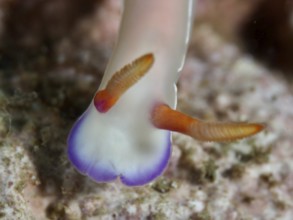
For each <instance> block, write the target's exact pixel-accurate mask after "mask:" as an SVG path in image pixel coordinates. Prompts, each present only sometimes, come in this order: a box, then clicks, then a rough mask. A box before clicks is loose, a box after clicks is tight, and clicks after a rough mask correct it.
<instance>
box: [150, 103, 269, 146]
mask: <svg viewBox="0 0 293 220" xmlns="http://www.w3.org/2000/svg"><path fill="white" fill-rule="evenodd" d="M151 120H152V123H153V125H154V126H155V127H157V128H160V129H165V130H170V131H176V132H180V133H183V134H186V135H189V136H191V137H193V138H195V139H197V140H200V141H217V142H227V141H234V140H239V139H242V138H245V137H249V136H252V135H254V134H256V133H258V132H260V131H262V130H263V129H264V127H265V126H264V125H263V124H258V123H219V122H204V121H201V120H199V119H196V118H192V117H189V116H187V115H185V114H183V113H181V112H178V111H176V110H173V109H171V108H170V107H169V106H168V105H165V104H158V105H156V106H155V107H154V109H153V111H152V116H151Z"/></svg>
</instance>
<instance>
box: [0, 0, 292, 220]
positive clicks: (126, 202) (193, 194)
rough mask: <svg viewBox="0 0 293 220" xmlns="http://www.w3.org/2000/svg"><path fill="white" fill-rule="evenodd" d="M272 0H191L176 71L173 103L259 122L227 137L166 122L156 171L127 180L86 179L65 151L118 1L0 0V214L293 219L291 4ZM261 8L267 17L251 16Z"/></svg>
mask: <svg viewBox="0 0 293 220" xmlns="http://www.w3.org/2000/svg"><path fill="white" fill-rule="evenodd" d="M264 2H265V3H264ZM278 2H280V5H284V7H283V9H286V11H285V12H284V11H281V12H282V13H281V12H280V13H279V14H278V13H277V12H276V14H274V16H269V15H270V13H268V12H267V11H270V12H271V9H272V8H276V11H278V10H279V9H280V8H282V7H280V8H279V9H278V7H272V5H274V4H275V2H274V1H273V0H270V1H262V0H258V1H252V2H251V1H234V0H223V1H221V3H220V2H218V1H198V4H197V7H196V11H197V16H196V17H195V21H196V22H195V23H194V28H193V33H192V37H191V42H190V48H189V52H188V56H187V59H186V62H185V67H184V69H183V71H182V74H181V77H180V79H179V82H178V109H179V110H180V111H182V112H185V113H188V114H190V115H193V116H196V117H199V118H202V119H207V120H221V121H239V120H242V121H245V120H249V121H256V122H266V123H267V129H266V130H265V132H262V133H261V134H259V135H257V136H255V137H252V138H249V139H246V140H243V141H238V142H233V143H226V144H219V143H202V142H198V141H195V140H193V139H192V138H190V137H187V136H184V135H181V134H177V133H174V134H173V146H172V148H173V152H172V157H171V160H170V162H169V165H168V168H167V170H166V171H165V173H164V175H163V176H161V177H160V178H159V179H157V180H156V181H154V182H152V183H151V184H149V185H146V186H144V187H135V188H127V187H124V186H123V185H122V184H120V183H119V182H113V183H110V184H96V183H94V182H93V181H91V180H90V179H88V178H87V177H84V176H82V175H81V174H79V173H77V172H76V171H75V170H74V168H73V167H72V165H71V164H70V163H69V161H68V158H67V155H66V138H67V135H68V133H69V130H70V128H71V126H72V125H73V123H74V121H75V120H76V118H77V117H78V116H79V115H80V114H81V113H82V112H83V111H84V110H85V108H86V107H87V106H88V103H89V102H90V100H91V99H92V97H93V95H94V92H95V91H96V89H97V87H98V85H99V83H100V80H101V77H102V74H103V72H104V69H105V66H106V63H107V60H108V59H109V57H110V54H111V51H112V49H113V45H114V42H115V39H116V37H117V31H118V26H119V21H120V17H121V7H122V2H121V1H120V0H107V1H96V0H85V1H79V0H62V1H60V0H51V1H36V0H26V1H17V0H2V1H0V39H1V41H0V187H1V190H0V219H29V220H30V219H196V220H213V219H218V220H237V219H266V220H273V219H280V220H281V219H284V220H285V219H288V220H290V219H293V147H292V146H293V136H292V131H293V90H292V88H293V81H292V74H293V68H292V62H291V63H290V62H288V60H290V59H292V56H291V55H290V53H291V52H292V51H293V50H290V48H293V46H292V44H293V22H292V17H293V6H292V3H291V2H289V1H286V0H282V1H278ZM263 4H266V5H265V6H263ZM260 8H261V9H262V10H261V11H262V13H264V15H265V16H263V17H261V19H262V20H261V21H262V22H260V25H262V24H263V23H264V24H267V22H271V23H270V24H272V25H273V24H275V26H269V28H268V27H266V25H264V26H259V24H258V21H259V20H258V19H260V18H259V13H256V12H259V9H260ZM265 9H267V11H266V10H265ZM277 9H278V10H277ZM255 14H257V17H255V16H256V15H255ZM265 19H268V20H267V21H266V20H265ZM270 19H271V20H270ZM272 19H273V20H272ZM253 21H255V22H253ZM276 24H282V25H281V26H280V30H279V29H278V28H276V27H279V26H278V25H276ZM251 25H253V26H252V27H253V28H252V29H250V27H251ZM270 27H275V28H272V30H273V31H274V34H273V35H271V34H270V33H269V30H270ZM257 33H258V35H257ZM262 33H266V34H265V35H262ZM266 36H270V37H272V38H269V39H268V38H267V37H266ZM284 36H285V37H284ZM250 37H253V38H250ZM273 37H274V38H273ZM272 39H273V40H272ZM257 42H259V43H257ZM272 42H273V43H272ZM257 45H259V47H257ZM284 45H285V46H284ZM276 53H278V54H276ZM277 55H278V57H277ZM280 57H282V59H281V60H280ZM277 58H278V59H277ZM287 59H288V60H287Z"/></svg>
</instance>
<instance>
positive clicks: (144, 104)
mask: <svg viewBox="0 0 293 220" xmlns="http://www.w3.org/2000/svg"><path fill="white" fill-rule="evenodd" d="M192 3H193V1H192V0H184V1H181V0H180V1H179V0H146V1H143V0H125V3H124V13H123V17H122V22H121V26H120V33H119V39H118V42H117V45H116V49H115V51H114V53H113V55H112V57H111V59H110V62H109V64H108V66H107V69H106V72H105V75H104V78H103V80H102V83H101V85H100V88H99V90H101V89H104V88H105V87H106V85H107V83H108V81H109V80H110V79H111V77H112V76H113V74H114V73H115V72H116V71H118V70H119V69H121V68H122V67H123V66H125V65H126V64H128V63H130V62H131V61H133V60H135V59H136V58H138V57H140V56H142V55H144V54H147V53H152V54H153V55H154V59H155V60H154V63H153V65H152V67H151V69H150V70H149V71H148V73H147V75H146V76H144V77H143V78H142V79H141V80H140V81H139V82H138V83H136V84H135V85H133V86H132V87H131V88H130V89H129V90H127V91H126V92H125V94H123V96H121V98H120V99H119V100H118V101H117V103H116V104H115V105H114V106H113V107H112V108H111V109H110V110H109V111H108V112H107V113H100V112H98V111H97V110H96V108H95V106H94V103H93V101H92V102H91V104H90V106H89V107H88V109H87V110H86V112H85V113H84V114H83V115H82V116H81V117H80V118H79V120H78V121H77V122H76V123H75V125H74V127H73V129H72V131H71V133H70V135H69V139H68V145H69V148H68V155H69V158H70V160H71V162H72V163H73V165H74V166H75V167H76V168H77V169H78V170H79V171H80V172H81V173H83V174H86V175H88V176H89V177H90V178H92V179H93V180H95V181H97V182H108V181H112V180H115V179H117V177H120V179H121V181H122V182H123V183H124V184H125V185H129V186H133V185H143V184H146V183H148V182H150V181H151V180H153V179H154V178H156V177H157V176H158V175H160V174H161V173H162V172H163V170H164V169H165V167H166V165H167V163H168V160H169V157H170V154H171V143H170V131H166V130H160V129H157V128H155V127H154V126H153V125H152V123H151V121H150V114H151V110H152V108H153V106H154V105H155V104H156V103H166V104H168V105H169V106H171V107H172V108H174V107H175V105H176V87H175V83H176V81H177V79H178V76H179V75H178V74H179V71H180V70H181V68H182V65H183V63H184V57H185V53H186V48H187V43H188V38H189V34H190V28H191V20H192V19H191V17H192Z"/></svg>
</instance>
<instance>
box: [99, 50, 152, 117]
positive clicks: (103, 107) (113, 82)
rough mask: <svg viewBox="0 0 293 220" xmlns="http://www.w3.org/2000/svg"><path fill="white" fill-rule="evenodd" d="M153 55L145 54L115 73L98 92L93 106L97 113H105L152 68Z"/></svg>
mask: <svg viewBox="0 0 293 220" xmlns="http://www.w3.org/2000/svg"><path fill="white" fill-rule="evenodd" d="M153 63H154V55H153V54H152V53H148V54H145V55H143V56H141V57H139V58H137V59H136V60H134V61H133V62H131V63H130V64H127V65H126V66H124V67H123V68H122V69H120V70H119V71H117V72H116V73H115V74H114V75H113V76H112V78H111V79H110V80H109V82H108V84H107V86H106V88H105V89H104V90H101V91H98V92H97V94H96V95H95V97H94V104H95V107H96V109H97V110H98V111H99V112H102V113H104V112H107V111H108V110H109V109H110V108H111V107H112V106H113V105H114V104H115V103H116V102H117V100H118V99H119V98H120V96H121V95H123V94H124V93H125V92H126V91H127V90H128V89H129V88H130V87H131V86H133V85H134V84H135V83H136V82H137V81H138V80H140V79H141V78H142V77H143V76H144V75H145V74H146V73H147V72H148V70H149V69H150V68H151V67H152V65H153Z"/></svg>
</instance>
